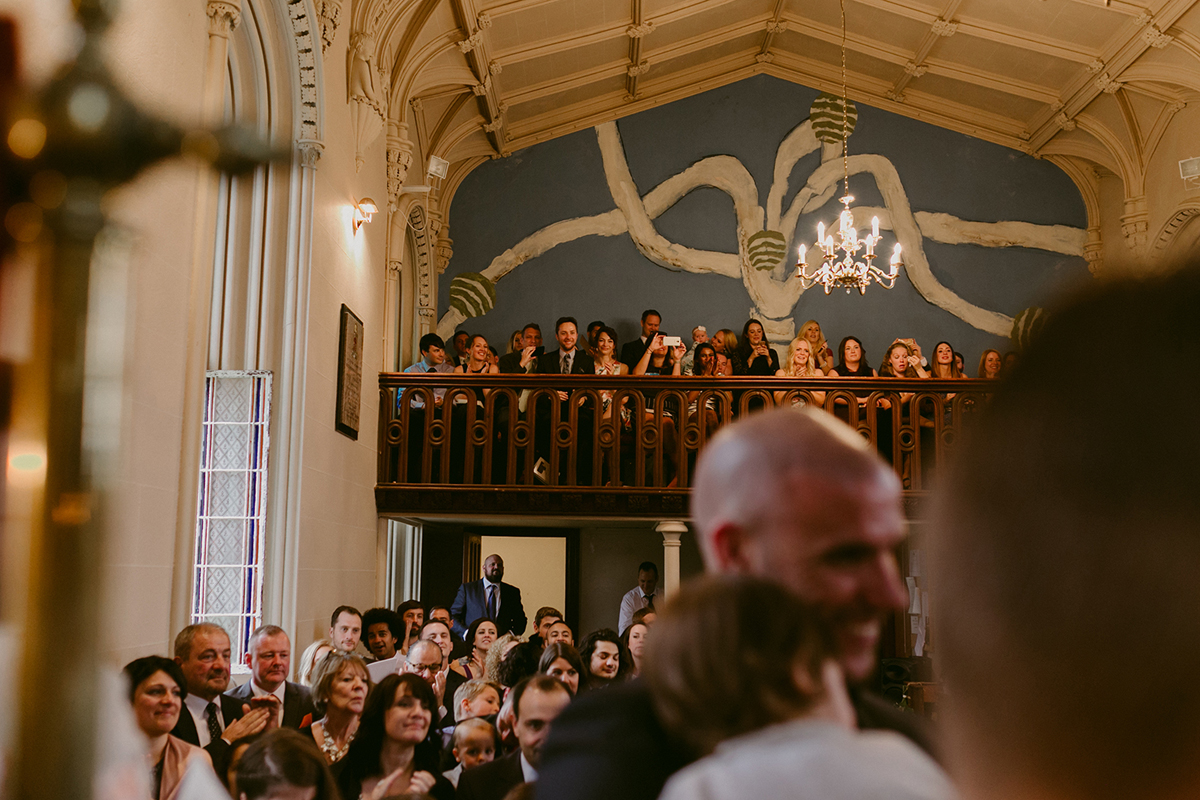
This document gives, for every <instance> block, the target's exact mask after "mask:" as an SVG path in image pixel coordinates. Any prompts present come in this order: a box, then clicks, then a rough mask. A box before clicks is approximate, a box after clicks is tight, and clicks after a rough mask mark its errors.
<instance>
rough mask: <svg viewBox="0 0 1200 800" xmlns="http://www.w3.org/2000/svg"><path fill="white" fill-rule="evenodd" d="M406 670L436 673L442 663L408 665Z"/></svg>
mask: <svg viewBox="0 0 1200 800" xmlns="http://www.w3.org/2000/svg"><path fill="white" fill-rule="evenodd" d="M408 668H409V669H411V670H412V671H413V672H437V671H438V670H439V669H441V668H442V662H440V661H439V662H437V663H436V664H409V665H408Z"/></svg>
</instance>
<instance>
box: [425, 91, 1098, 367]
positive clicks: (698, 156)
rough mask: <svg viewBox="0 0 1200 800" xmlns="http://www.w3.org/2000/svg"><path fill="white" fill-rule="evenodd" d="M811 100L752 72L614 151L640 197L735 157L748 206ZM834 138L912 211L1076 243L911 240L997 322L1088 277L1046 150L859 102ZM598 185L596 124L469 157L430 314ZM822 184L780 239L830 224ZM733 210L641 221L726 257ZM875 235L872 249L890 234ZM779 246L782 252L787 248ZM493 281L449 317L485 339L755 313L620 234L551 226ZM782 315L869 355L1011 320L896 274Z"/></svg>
mask: <svg viewBox="0 0 1200 800" xmlns="http://www.w3.org/2000/svg"><path fill="white" fill-rule="evenodd" d="M816 96H817V92H816V91H814V90H811V89H807V88H804V87H800V86H797V85H794V84H789V83H785V82H782V81H779V80H776V79H774V78H770V77H767V76H759V77H755V78H751V79H747V80H744V81H741V82H738V83H735V84H731V85H729V86H726V87H722V88H720V89H714V90H711V91H708V92H705V93H703V94H699V95H696V96H694V97H691V98H689V99H687V100H681V101H677V102H675V103H671V104H668V105H665V106H662V107H660V108H655V109H652V110H649V111H645V112H641V113H638V114H634V115H632V116H629V117H625V118H623V119H621V120H619V121H618V122H617V123H616V128H617V131H618V132H619V135H620V142H621V150H622V151H623V158H624V160H625V162H626V163H627V165H628V170H629V175H630V176H631V177H632V179H633V182H634V184H635V185H636V187H637V193H638V194H639V195H640V196H642V197H645V196H646V195H647V194H648V193H650V192H651V191H653V190H654V189H655V187H658V186H660V185H661V184H663V183H664V182H666V181H668V180H672V179H674V178H675V176H678V175H680V174H681V173H683V172H684V171H685V170H688V169H689V168H691V167H692V166H693V165H694V164H696V163H697V162H699V161H701V160H702V159H705V158H710V157H720V158H722V159H736V162H737V163H739V164H740V165H741V166H740V167H736V166H731V167H730V169H733V170H739V169H744V170H745V172H746V173H748V176H749V179H750V180H751V181H752V182H753V187H752V188H751V189H747V191H750V192H751V194H752V196H751V197H750V198H748V199H747V202H748V203H750V204H752V205H753V204H758V206H759V207H760V208H765V206H767V205H768V199H769V197H768V195H769V190H770V188H771V186H772V183H773V180H774V179H773V177H772V176H773V171H774V168H775V161H776V156H777V153H778V152H779V148H780V143H781V142H783V141H784V140H785V139H786V138H787V137H788V135H789V134H790V133H791V132H792V131H793V130H795V128H796V127H797V126H798V125H799V124H800V123H801V122H802V121H803V120H804V119H806V118H807V117H808V115H809V107H810V105H811V103H812V101H813V100H814V99H815V97H816ZM850 150H851V154H852V155H854V154H878V155H881V156H883V157H885V158H886V159H888V160H889V162H890V163H891V164H892V165H893V166H894V168H895V170H896V175H897V176H898V180H899V183H900V185H901V186H902V192H903V195H904V196H905V197H906V198H907V205H908V207H909V211H910V212H911V213H912V214H914V215H920V214H943V215H949V216H951V217H953V218H955V219H957V220H960V221H963V222H964V224H965V222H967V221H969V222H970V223H971V224H979V225H983V226H984V229H988V228H987V226H997V225H1004V224H1006V223H1007V222H1013V221H1019V222H1021V223H1025V224H1028V225H1032V226H1035V227H1036V228H1038V229H1041V228H1049V229H1055V230H1059V231H1065V235H1066V236H1067V238H1068V239H1071V241H1076V240H1078V241H1077V249H1078V253H1079V254H1071V253H1070V252H1053V251H1050V250H1046V249H1040V248H1038V247H1031V246H1022V247H993V246H984V245H982V244H974V243H951V242H943V241H933V240H931V239H929V238H928V237H926V238H925V239H924V240H923V243H922V245H921V247H922V249H923V251H924V254H925V258H926V259H927V261H928V264H929V270H930V273H931V274H932V276H933V278H934V279H936V281H937V282H938V283H939V284H940V285H942V286H943V287H946V288H948V289H949V290H950V291H951V292H953V293H955V294H956V295H957V296H958V297H960V298H962V299H964V300H965V301H966V302H968V303H970V304H974V305H975V306H977V307H980V308H984V309H990V310H991V311H993V312H996V313H998V314H1000V315H1006V316H1009V317H1011V316H1015V315H1016V314H1018V313H1020V312H1021V311H1022V310H1024V309H1025V308H1027V307H1029V306H1033V305H1046V304H1048V303H1052V302H1053V298H1054V297H1055V296H1056V294H1057V293H1059V292H1061V291H1063V290H1066V289H1068V288H1069V287H1071V286H1073V285H1077V284H1078V283H1081V282H1086V281H1088V280H1090V278H1089V273H1088V272H1087V267H1086V262H1085V261H1084V259H1083V258H1082V255H1081V253H1082V245H1083V235H1084V234H1083V229H1084V228H1086V225H1087V220H1086V214H1085V211H1084V206H1083V202H1082V198H1081V197H1080V195H1079V192H1078V189H1077V188H1076V187H1075V186H1074V184H1073V183H1072V182H1071V180H1070V179H1069V178H1068V177H1067V176H1066V175H1065V174H1064V173H1062V172H1061V171H1060V170H1059V169H1058V168H1057V167H1055V166H1054V165H1052V164H1050V163H1049V162H1046V161H1042V160H1038V159H1035V158H1033V157H1031V156H1028V155H1025V154H1022V153H1020V152H1017V151H1014V150H1010V149H1007V148H1004V147H1000V146H998V145H993V144H990V143H986V142H983V141H980V140H977V139H972V138H970V137H967V136H963V135H961V134H957V133H953V132H950V131H947V130H945V129H941V128H937V127H934V126H932V125H928V124H926V123H922V122H919V121H914V120H911V119H908V118H905V117H900V116H898V115H894V114H890V113H888V112H884V111H881V110H879V109H874V108H870V107H868V106H864V105H861V104H860V105H859V122H858V128H857V130H856V132H855V133H854V134H853V136H852V137H851V139H850ZM618 157H620V154H619V156H618ZM819 161H820V157H819V154H817V153H811V154H809V155H807V156H805V157H803V158H801V159H800V160H799V161H797V162H796V164H795V166H794V167H793V168H792V170H791V174H790V176H789V180H788V186H787V190H786V192H784V193H783V200H782V203H783V206H784V207H786V206H787V205H789V204H791V202H792V200H793V198H794V197H795V196H796V194H797V192H798V191H799V190H800V189H801V187H803V185H804V183H805V181H807V180H808V179H809V177H810V176H811V175H812V173H813V171H814V169H816V167H817V166H818V165H819ZM837 171H838V172H840V170H837ZM739 174H741V173H739ZM607 180H608V179H607V178H606V171H605V165H604V158H603V157H602V154H601V147H600V140H599V138H598V136H597V133H596V131H581V132H579V133H576V134H572V135H570V136H566V137H563V138H561V139H557V140H554V141H551V142H546V143H544V144H539V145H536V146H534V147H530V148H528V149H526V150H523V151H519V152H517V153H515V154H513V156H511V157H510V158H508V159H500V160H496V161H493V162H490V163H487V164H484V165H482V166H481V167H479V168H477V169H476V170H475V171H474V172H472V173H471V174H470V175H469V176H468V177H467V179H466V180H465V181H464V183H463V185H462V186H461V188H460V189H459V191H458V193H457V195H456V196H455V202H454V205H453V206H452V208H451V210H450V216H451V228H452V230H453V231H454V238H455V255H454V258H453V260H452V261H451V263H450V265H449V267H448V269H447V271H446V274H445V275H444V276H443V277H442V280H441V281H440V290H441V297H440V304H441V305H440V308H439V311H440V312H448V300H449V297H448V292H449V286H450V283H451V281H452V279H453V277H454V276H455V275H457V274H459V273H460V272H481V271H486V270H487V269H488V268H489V265H490V264H492V263H493V261H494V260H495V259H496V258H497V257H499V256H501V254H503V253H505V251H506V250H507V249H508V248H513V247H514V246H517V245H518V243H520V242H521V241H522V240H524V239H526V238H527V237H530V236H531V235H535V234H536V232H538V231H540V230H542V229H544V228H546V227H547V226H549V225H552V224H554V223H558V222H562V221H563V220H570V219H575V218H581V217H590V216H593V215H598V214H604V213H606V212H609V211H612V210H613V209H614V207H615V202H614V200H613V196H612V194H611V193H610V190H609V186H608V185H607ZM622 180H624V179H622ZM739 180H742V179H740V178H739ZM689 185H690V184H689ZM840 190H841V186H840V185H839V186H838V187H837V188H836V190H831V191H830V195H829V201H828V202H826V203H825V204H824V205H823V206H820V207H819V208H816V209H815V210H812V211H810V212H808V213H805V214H802V215H800V216H799V217H798V220H797V223H796V226H795V229H794V231H789V232H788V233H794V234H795V238H794V244H796V245H798V244H799V242H800V241H806V242H810V243H811V241H812V240H813V239H815V230H816V226H817V223H818V222H821V221H823V222H825V223H826V224H830V223H832V222H833V221H834V220H835V219H836V213H837V210H838V208H837V206H838V204H837V201H836V199H835V198H836V197H837V196H840V195H839V192H840ZM851 190H852V193H853V194H854V195H855V197H856V201H855V205H856V207H857V206H861V207H882V205H883V203H884V196H883V194H881V192H882V189H881V184H880V183H879V180H878V179H875V178H872V177H871V176H869V175H868V174H866V173H864V174H862V175H859V176H854V177H852V178H851ZM889 191H890V190H889ZM734 206H735V204H734V203H733V202H732V201H731V198H730V195H729V194H727V193H726V192H724V191H718V190H716V189H712V188H707V187H702V186H699V185H698V186H697V188H695V189H694V190H693V191H690V192H688V193H686V194H684V195H683V196H682V198H681V199H679V200H678V202H676V203H675V204H674V205H672V206H671V207H668V208H667V209H666V210H665V211H662V213H661V214H659V215H658V216H657V217H656V218H655V219H654V220H653V225H654V230H655V231H657V233H658V234H659V235H661V236H662V237H664V238H665V239H666V240H667V241H668V242H672V243H677V244H679V245H681V246H687V247H692V248H698V249H705V250H709V251H713V252H717V253H731V254H734V255H735V257H736V254H737V253H738V247H739V244H738V242H739V238H738V237H739V226H743V227H744V225H743V222H742V221H740V220H739V217H738V216H737V214H736V213H735V212H734ZM906 213H907V212H906ZM1118 216H1119V214H1118ZM955 224H958V223H955ZM1055 226H1057V227H1055ZM753 230H754V229H753V228H749V229H744V230H743V233H745V234H748V233H749V232H753ZM801 237H802V238H801ZM885 241H886V242H888V246H889V247H890V242H891V240H890V239H885ZM906 249H907V248H906ZM1066 249H1067V251H1070V250H1071V248H1070V247H1068V248H1066ZM787 258H789V259H791V260H793V261H794V259H795V252H794V249H793V250H792V251H790V252H789V254H788V256H787ZM789 263H790V262H789ZM781 285H782V284H781ZM495 287H496V305H495V308H494V309H493V310H492V311H491V312H489V313H488V314H485V315H483V316H480V317H475V318H471V319H467V320H465V321H464V322H462V323H461V325H460V327H461V328H463V329H466V330H469V331H471V332H473V333H476V332H478V333H483V334H484V335H485V336H487V337H488V338H489V341H499V342H503V341H504V339H505V337H506V336H507V335H508V334H509V333H510V332H511V331H512V330H514V329H516V328H519V327H521V325H522V324H524V323H525V322H528V321H530V320H533V321H537V322H539V323H540V324H541V325H542V327H543V330H548V329H551V328H552V326H553V322H554V320H555V319H556V318H558V317H559V316H566V315H570V316H575V317H577V318H578V319H580V321H581V322H583V321H586V320H591V319H602V320H605V321H606V322H608V323H609V324H610V325H613V326H614V327H616V329H617V333H618V336H619V338H620V340H621V341H629V339H630V338H631V337H633V336H636V335H637V332H638V330H639V329H638V317H639V315H640V313H641V311H642V309H644V308H651V307H653V308H657V309H658V310H659V311H660V312H662V314H663V326H664V330H668V329H669V330H670V331H671V332H686V331H689V330H690V329H691V328H692V327H693V326H695V325H697V324H704V325H705V326H707V327H708V329H709V331H715V330H716V329H718V328H722V327H729V328H733V329H735V330H738V331H740V330H741V328H742V325H743V323H744V322H745V321H746V319H747V317H748V316H750V314H751V313H754V312H752V309H754V308H755V305H754V302H753V301H752V299H751V297H750V296H749V294H748V293H747V290H746V288H745V286H744V285H743V283H742V281H740V280H738V279H737V278H734V277H729V276H726V275H722V274H716V273H714V272H703V271H701V272H693V271H688V270H670V269H664V268H663V267H661V266H659V265H658V264H656V263H654V262H653V261H651V260H650V259H648V258H647V257H646V256H645V255H643V254H642V252H641V251H639V250H638V248H637V246H636V245H635V244H634V242H633V241H632V239H631V238H630V236H629V235H628V233H627V232H625V231H624V230H622V231H620V232H618V233H615V234H612V235H589V236H580V237H578V238H573V239H569V240H568V241H566V242H565V243H563V244H559V245H558V246H556V247H553V248H551V249H549V250H547V251H545V252H544V253H542V254H541V255H538V256H537V257H533V258H529V259H528V260H526V261H524V262H523V263H520V264H519V265H517V266H516V267H514V268H513V269H511V271H508V272H506V273H504V275H503V276H502V277H500V278H499V279H498V280H497V281H496V283H495ZM790 318H791V320H792V321H793V322H794V324H795V327H796V328H798V327H799V326H800V325H801V324H802V323H803V322H804V321H805V320H808V319H813V318H815V319H817V320H818V321H820V322H821V323H822V325H823V327H824V330H825V332H826V335H827V336H828V337H829V339H830V340H831V341H833V342H835V343H836V342H837V341H839V340H840V339H841V338H842V337H843V336H846V335H848V334H855V335H857V336H859V337H860V338H862V340H863V341H864V343H865V345H866V349H867V353H868V356H869V360H870V361H871V362H872V363H873V364H877V363H878V361H879V360H880V359H881V358H882V353H883V349H884V348H885V347H886V345H887V344H889V343H890V342H891V341H892V340H893V339H894V338H896V337H898V336H916V337H917V338H918V341H920V342H921V344H922V345H923V347H926V348H928V349H931V348H932V347H933V345H934V344H935V343H936V342H937V341H940V340H942V339H946V340H949V341H950V342H951V343H952V344H953V345H954V346H955V347H956V349H958V350H959V351H960V352H962V353H964V354H965V355H966V357H967V361H968V362H971V361H972V360H973V359H974V360H978V355H979V353H980V352H982V350H984V349H986V348H988V347H998V348H1000V349H1008V345H1007V333H1008V329H1010V328H1011V322H1009V323H1007V325H1006V326H997V327H998V328H1000V327H1003V329H1002V332H993V331H989V330H985V329H981V328H979V327H977V326H975V325H973V324H969V323H968V322H966V321H965V320H964V319H963V318H961V317H960V316H958V315H957V314H956V313H954V312H952V311H951V310H948V309H947V308H945V307H942V306H938V305H935V304H933V303H932V302H931V301H928V300H927V299H926V298H925V297H924V296H923V295H922V294H920V293H919V292H918V291H917V290H916V288H915V286H914V284H913V283H912V281H911V280H910V279H909V278H908V275H907V273H906V274H905V275H904V276H902V277H901V278H900V280H899V281H898V283H897V285H896V288H895V289H893V290H891V291H887V290H884V289H882V288H879V287H872V288H870V289H868V290H867V293H866V296H865V297H860V296H859V295H858V294H857V293H855V294H854V295H852V296H848V295H846V294H844V293H841V292H839V293H834V294H832V295H829V296H826V295H825V294H823V293H822V292H821V290H820V289H819V288H814V289H810V290H808V291H807V292H805V293H804V294H802V295H800V298H799V301H798V302H797V303H796V304H795V306H794V307H792V309H791V313H790ZM780 344H783V343H782V342H780Z"/></svg>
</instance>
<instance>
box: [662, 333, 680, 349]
mask: <svg viewBox="0 0 1200 800" xmlns="http://www.w3.org/2000/svg"><path fill="white" fill-rule="evenodd" d="M663 344H665V345H666V346H667V347H679V346H680V345H682V344H683V339H681V338H680V337H678V336H664V337H663Z"/></svg>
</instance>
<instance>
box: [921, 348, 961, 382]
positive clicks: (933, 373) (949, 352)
mask: <svg viewBox="0 0 1200 800" xmlns="http://www.w3.org/2000/svg"><path fill="white" fill-rule="evenodd" d="M929 377H931V378H941V379H942V380H946V379H951V378H953V379H958V378H961V377H963V374H962V370H960V369H959V368H958V364H956V363H954V348H953V347H951V346H950V343H949V342H938V343H937V347H935V348H933V363H932V364H930V365H929Z"/></svg>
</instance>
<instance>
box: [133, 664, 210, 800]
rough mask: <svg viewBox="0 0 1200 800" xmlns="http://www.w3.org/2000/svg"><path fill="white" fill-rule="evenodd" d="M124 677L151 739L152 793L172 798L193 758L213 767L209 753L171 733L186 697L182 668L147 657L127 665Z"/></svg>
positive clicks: (136, 712) (156, 797) (136, 716)
mask: <svg viewBox="0 0 1200 800" xmlns="http://www.w3.org/2000/svg"><path fill="white" fill-rule="evenodd" d="M125 677H126V679H128V681H129V702H130V704H131V705H132V706H133V716H134V719H135V720H136V722H137V726H138V728H139V729H140V730H141V732H142V733H144V734H145V735H146V738H147V739H148V740H149V741H148V742H147V745H148V746H147V750H146V755H147V760H148V765H149V769H150V796H151V797H153V798H154V800H173V798H174V797H175V795H176V793H177V792H178V791H179V783H180V781H182V780H183V773H184V772H186V771H187V769H188V767H189V766H190V765H191V763H192V762H193V761H198V762H202V763H204V764H207V765H208V766H209V767H210V768H211V767H212V760H211V759H210V758H209V757H208V753H206V752H204V751H203V750H201V749H200V748H199V747H196V746H195V745H191V744H188V743H187V742H185V741H183V740H182V739H179V738H177V737H175V736H172V735H171V731H172V730H174V729H175V723H176V722H178V721H179V714H180V713H181V712H182V710H183V700H184V698H186V697H187V688H186V687H187V682H186V680H185V679H184V675H183V670H182V669H180V667H179V665H178V664H176V663H175V662H174V661H172V660H170V659H169V658H163V657H162V656H146V657H144V658H138V659H134V660H133V661H130V662H129V663H128V664H126V665H125ZM189 713H190V712H189Z"/></svg>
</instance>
